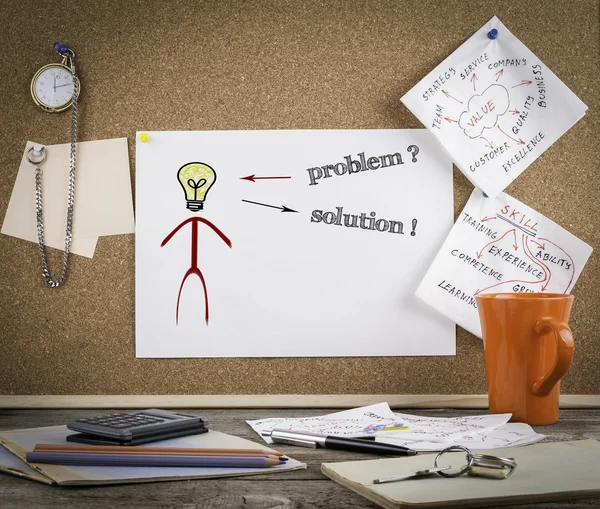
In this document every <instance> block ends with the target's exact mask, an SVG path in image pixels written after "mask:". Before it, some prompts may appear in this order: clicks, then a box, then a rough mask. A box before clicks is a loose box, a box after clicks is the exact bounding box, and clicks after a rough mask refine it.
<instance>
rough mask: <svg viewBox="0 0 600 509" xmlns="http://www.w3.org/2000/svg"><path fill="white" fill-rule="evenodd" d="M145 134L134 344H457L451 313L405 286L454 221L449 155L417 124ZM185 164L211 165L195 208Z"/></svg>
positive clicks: (366, 347) (247, 350)
mask: <svg viewBox="0 0 600 509" xmlns="http://www.w3.org/2000/svg"><path fill="white" fill-rule="evenodd" d="M148 134H149V141H148V142H141V141H139V135H138V137H137V138H138V142H137V146H136V160H137V169H136V180H137V184H136V185H137V192H136V200H137V208H136V212H137V217H136V219H137V233H136V353H137V356H138V357H295V356H381V355H453V354H454V353H455V326H454V325H453V324H452V322H451V321H450V320H448V319H446V318H444V317H443V316H441V315H440V314H439V313H436V312H435V311H433V310H432V309H430V308H429V307H428V306H426V305H424V304H423V303H422V302H421V301H420V300H419V299H417V298H415V296H414V292H415V290H416V288H417V285H418V283H419V281H420V280H421V278H422V277H423V275H424V274H425V271H426V269H427V267H428V265H429V264H430V263H431V261H432V260H433V258H434V256H435V253H436V252H437V250H438V249H439V247H440V245H441V244H442V241H443V239H444V237H445V236H446V235H447V233H448V232H449V231H450V228H451V227H452V223H453V206H452V199H453V196H452V170H451V163H450V160H449V159H448V158H447V156H446V155H445V154H444V153H443V152H441V151H440V150H439V146H438V144H437V142H436V141H435V139H434V138H433V136H432V135H431V134H430V133H428V132H427V131H426V130H367V131H212V132H190V131H184V132H149V133H148ZM413 160H414V162H413ZM369 161H370V162H369ZM192 162H201V163H204V164H205V165H209V166H210V167H211V168H212V172H213V173H215V174H216V180H214V177H213V176H210V181H211V182H214V184H213V185H212V187H210V191H209V192H208V193H207V194H206V196H205V197H204V198H205V201H204V202H203V209H201V210H199V211H197V212H192V211H191V210H190V209H188V208H187V203H186V201H188V200H186V196H185V193H184V191H183V188H182V184H181V183H180V181H178V174H179V170H180V169H182V168H186V170H185V171H187V169H189V168H191V167H188V166H187V164H188V163H192ZM400 163H401V164H400ZM369 167H372V168H376V169H369ZM199 168H200V166H198V167H197V168H196V170H198V171H200V170H199ZM202 168H204V169H202V171H209V170H206V167H205V166H202ZM349 168H350V169H349ZM365 168H366V169H365ZM359 169H360V171H358V170H359ZM196 170H194V171H196ZM182 171H183V170H182ZM350 171H352V173H350ZM179 175H180V176H182V175H183V174H179ZM207 175H208V173H207V174H204V176H202V175H200V176H199V177H198V179H197V181H196V180H192V182H198V183H200V182H201V181H202V182H203V185H204V184H206V182H207ZM251 176H253V177H252V178H253V179H254V181H252V179H250V177H251ZM244 177H247V178H244ZM277 177H280V178H277ZM183 181H184V183H187V182H189V181H190V178H189V176H185V178H184V180H183ZM192 192H193V191H192ZM197 201H199V200H197ZM192 202H193V197H192ZM192 205H193V203H192ZM284 207H287V208H288V209H292V210H293V211H296V212H284V211H283V210H284ZM373 216H375V217H376V218H377V222H375V220H373V221H370V219H369V218H370V217H373ZM184 221H195V222H194V223H191V222H190V223H187V224H183V222H184ZM198 222H200V224H198ZM209 223H210V224H209ZM361 223H362V225H363V226H362V227H361ZM400 223H402V224H400ZM182 224H183V226H182V227H181V229H179V230H178V231H177V232H176V233H175V234H174V235H173V236H172V237H168V236H169V235H170V234H171V233H173V232H174V231H175V229H176V228H177V227H178V226H180V225H182ZM346 224H348V225H349V226H345V225H346ZM354 225H356V226H354ZM375 225H379V226H377V227H378V228H379V231H378V230H375V229H367V228H369V226H372V227H373V228H375ZM194 228H196V230H195V229H194ZM215 228H216V229H218V231H219V232H220V233H221V234H222V235H223V236H222V237H221V236H220V234H219V233H217V231H216V230H215ZM390 229H392V230H393V231H390ZM194 231H196V232H197V233H194ZM413 234H414V235H413ZM194 235H196V236H197V239H196V240H195V241H194V242H192V237H193V236H194ZM228 242H230V243H231V247H230V246H229V244H228ZM161 245H162V247H161ZM191 267H194V270H193V271H192V272H189V270H190V268H191ZM200 271H201V274H202V277H203V278H204V281H205V288H206V295H207V296H208V298H206V297H205V294H204V290H205V288H204V285H203V284H202V280H201V278H200V275H199V274H200ZM188 272H189V274H190V275H189V277H188V278H187V279H186V280H185V284H184V285H183V289H182V290H181V298H180V301H179V308H178V305H177V303H178V295H179V291H180V288H182V281H183V279H184V276H185V274H186V273H188ZM207 303H208V304H207ZM177 309H179V312H178V313H177ZM207 311H208V321H207V320H206V316H207Z"/></svg>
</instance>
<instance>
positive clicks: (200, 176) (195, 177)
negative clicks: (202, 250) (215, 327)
mask: <svg viewBox="0 0 600 509" xmlns="http://www.w3.org/2000/svg"><path fill="white" fill-rule="evenodd" d="M177 174H178V179H179V180H180V182H181V175H185V179H184V182H185V184H187V187H189V188H191V189H192V190H193V191H194V195H193V198H192V199H190V198H191V197H190V195H189V194H187V193H186V200H187V202H188V203H187V208H188V209H189V210H192V211H193V212H197V211H198V210H201V209H203V208H204V199H205V195H206V192H208V190H204V192H203V193H202V198H201V199H202V203H201V204H200V203H198V202H199V201H200V200H198V197H199V196H198V190H199V189H201V188H202V187H203V186H206V184H207V183H208V184H209V185H208V187H210V185H212V184H213V183H214V181H215V180H216V174H215V172H214V170H213V168H211V167H210V166H208V165H207V164H204V163H188V164H185V165H183V166H182V167H181V168H180V169H179V171H178V172H177ZM207 176H210V177H212V178H208V179H207V178H206V177H207ZM182 186H183V184H182ZM184 192H186V188H185V187H184ZM190 201H195V202H196V203H194V204H193V205H200V206H199V207H196V206H190ZM188 223H190V224H191V226H192V245H191V252H192V258H191V264H190V268H189V269H188V270H187V272H186V273H185V274H184V276H183V279H182V280H181V286H180V287H179V293H178V295H177V307H176V310H175V323H176V324H177V325H179V302H180V301H181V291H182V290H183V285H184V284H185V281H186V279H187V278H188V277H189V276H190V275H191V274H195V275H197V276H198V277H199V278H200V281H201V282H202V288H203V290H204V317H205V320H206V324H207V325H208V291H207V289H206V281H205V280H204V275H203V274H202V271H201V270H200V269H199V267H198V224H200V223H203V224H205V225H207V226H209V227H210V228H211V229H212V230H213V231H214V232H215V233H216V234H217V235H218V236H219V237H220V238H221V240H223V242H225V244H227V245H228V246H229V247H231V241H230V240H229V238H227V236H225V234H224V233H223V232H222V231H221V230H219V228H218V227H217V226H216V225H214V224H213V223H211V222H210V221H209V220H208V219H204V218H203V217H190V218H189V219H186V220H185V221H183V222H181V223H180V224H179V225H178V226H177V227H176V228H175V229H174V230H173V231H172V232H171V233H169V235H167V236H166V237H165V239H164V240H163V241H162V242H161V244H160V247H164V246H165V245H166V244H167V243H168V242H169V240H171V239H172V238H173V236H174V235H175V234H176V233H177V232H178V231H179V230H180V229H181V228H183V227H184V226H185V225H186V224H188Z"/></svg>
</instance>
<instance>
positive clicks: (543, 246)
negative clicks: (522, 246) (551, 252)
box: [531, 240, 546, 251]
mask: <svg viewBox="0 0 600 509" xmlns="http://www.w3.org/2000/svg"><path fill="white" fill-rule="evenodd" d="M531 242H532V243H533V244H535V245H536V246H537V247H539V248H540V249H541V250H542V251H543V250H544V249H546V244H538V243H537V242H536V241H535V240H532V241H531Z"/></svg>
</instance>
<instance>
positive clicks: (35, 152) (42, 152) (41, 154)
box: [25, 146, 46, 166]
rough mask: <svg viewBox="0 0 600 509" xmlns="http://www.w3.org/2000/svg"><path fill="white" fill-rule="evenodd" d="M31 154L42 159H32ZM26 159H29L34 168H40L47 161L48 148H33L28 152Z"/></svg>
mask: <svg viewBox="0 0 600 509" xmlns="http://www.w3.org/2000/svg"><path fill="white" fill-rule="evenodd" d="M30 154H33V156H34V157H39V158H40V159H38V160H34V159H32V158H31V156H30ZM25 157H26V158H27V161H29V162H30V163H31V164H33V165H34V166H39V165H40V164H42V163H43V162H44V161H45V160H46V147H44V146H42V147H41V148H40V149H39V150H36V149H35V146H33V147H31V148H30V149H29V150H28V151H27V154H26V155H25Z"/></svg>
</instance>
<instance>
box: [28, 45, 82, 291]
mask: <svg viewBox="0 0 600 509" xmlns="http://www.w3.org/2000/svg"><path fill="white" fill-rule="evenodd" d="M54 47H55V48H56V50H57V51H58V53H59V54H60V56H61V57H62V61H61V63H60V64H48V65H45V66H44V67H42V68H41V69H40V70H39V71H38V72H36V73H35V76H34V77H33V79H32V80H31V96H32V97H33V100H34V101H35V103H36V104H37V105H38V106H39V107H40V108H42V109H43V110H44V111H49V112H53V113H57V112H59V111H64V110H66V109H68V108H69V107H70V108H71V152H70V156H69V182H68V187H69V191H68V196H67V219H66V225H65V250H64V253H63V263H62V271H61V273H60V276H59V277H58V278H57V279H56V280H53V279H52V276H51V275H50V269H49V268H48V262H47V260H46V250H45V247H44V245H45V244H44V209H43V201H42V168H41V165H42V163H43V162H44V160H45V159H46V148H45V147H35V146H34V147H31V148H30V149H29V150H28V151H27V160H28V161H29V162H30V163H31V164H32V165H34V166H35V173H34V176H35V212H36V214H35V215H36V222H37V233H38V247H39V250H40V260H41V266H42V267H41V268H42V278H43V279H44V283H46V285H47V286H49V287H50V288H57V287H58V286H60V285H61V284H62V283H63V281H64V279H65V277H66V274H67V264H68V261H69V253H70V252H71V243H72V239H73V209H74V204H75V165H76V159H77V99H78V97H79V91H80V88H79V78H78V76H77V73H76V72H75V53H74V52H73V50H71V49H69V48H68V47H67V46H64V45H62V44H60V43H58V42H57V43H56V44H54Z"/></svg>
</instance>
